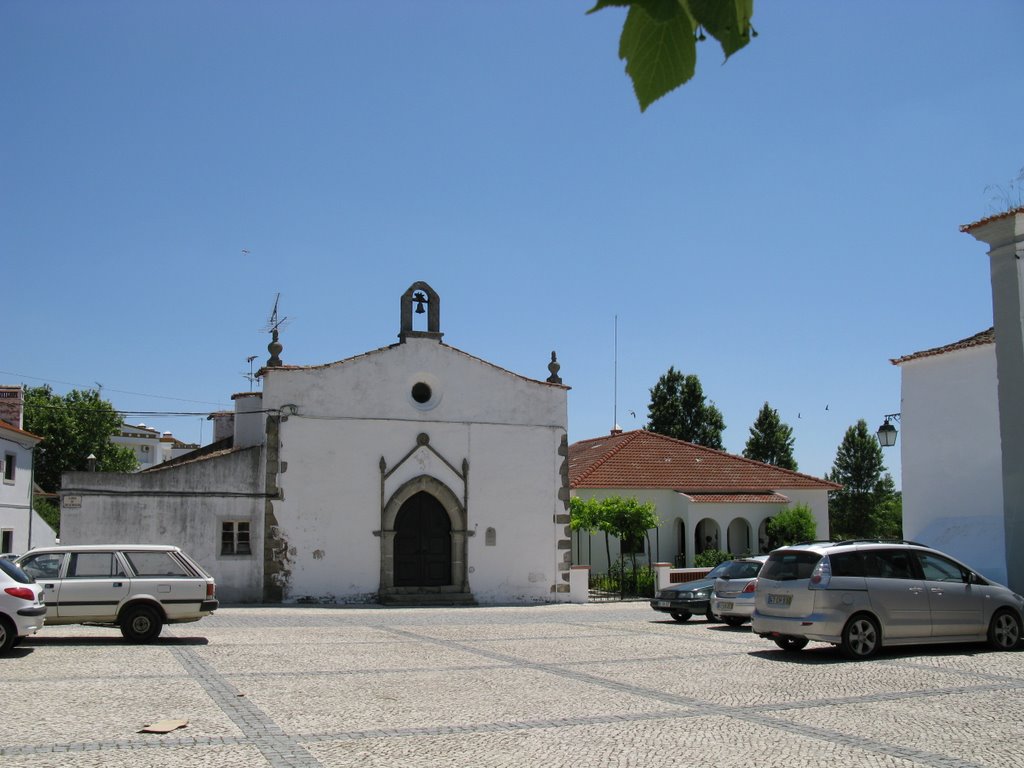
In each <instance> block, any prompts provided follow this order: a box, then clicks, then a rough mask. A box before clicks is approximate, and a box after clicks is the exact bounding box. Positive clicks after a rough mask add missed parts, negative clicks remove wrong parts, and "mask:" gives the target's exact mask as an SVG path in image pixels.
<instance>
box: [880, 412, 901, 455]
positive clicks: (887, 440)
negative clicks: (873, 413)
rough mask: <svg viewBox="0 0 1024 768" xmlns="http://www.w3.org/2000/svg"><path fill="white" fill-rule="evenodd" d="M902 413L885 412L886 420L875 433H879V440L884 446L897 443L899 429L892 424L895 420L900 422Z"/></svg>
mask: <svg viewBox="0 0 1024 768" xmlns="http://www.w3.org/2000/svg"><path fill="white" fill-rule="evenodd" d="M899 420H900V414H898V413H887V414H885V421H884V422H883V423H882V426H880V427H879V428H878V431H877V432H876V433H875V434H877V435H878V442H879V444H880V445H881V446H882V447H883V448H891V447H892V446H894V445H896V434H897V432H898V430H897V429H896V427H894V426H893V425H892V422H893V421H896V422H899Z"/></svg>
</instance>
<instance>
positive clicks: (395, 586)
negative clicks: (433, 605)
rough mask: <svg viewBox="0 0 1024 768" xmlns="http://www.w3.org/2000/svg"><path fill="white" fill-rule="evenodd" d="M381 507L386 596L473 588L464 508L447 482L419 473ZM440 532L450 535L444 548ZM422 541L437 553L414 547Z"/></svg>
mask: <svg viewBox="0 0 1024 768" xmlns="http://www.w3.org/2000/svg"><path fill="white" fill-rule="evenodd" d="M381 512H382V514H381V532H380V533H381V542H380V546H381V558H380V561H381V567H380V594H381V597H382V598H387V597H389V596H392V595H396V594H399V593H408V592H413V593H415V592H427V593H431V592H439V593H465V594H467V595H468V594H469V585H468V583H467V580H466V510H465V508H464V507H463V505H462V503H461V502H460V501H459V499H458V497H457V496H456V495H455V494H454V493H453V492H452V490H451V489H450V488H449V487H448V486H447V485H445V484H444V483H442V482H441V481H440V480H438V479H436V478H433V477H430V476H429V475H420V476H419V477H415V478H413V479H412V480H409V481H408V482H407V483H405V484H404V485H402V486H401V487H400V488H399V489H398V490H397V491H395V492H394V494H393V495H392V496H391V498H390V499H389V500H388V501H387V503H386V504H385V505H384V508H383V509H382V510H381ZM442 534H443V535H447V537H448V542H447V547H446V548H445V546H444V544H443V543H442V541H441V540H442V538H443V535H442ZM424 547H425V548H426V549H427V550H430V551H432V553H433V554H428V553H423V552H421V553H419V554H415V553H414V552H413V549H414V548H419V549H423V548H424ZM445 558H446V559H447V563H445ZM446 565H447V568H446V567H445V566H446Z"/></svg>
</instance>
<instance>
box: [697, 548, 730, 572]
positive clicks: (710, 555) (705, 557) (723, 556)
mask: <svg viewBox="0 0 1024 768" xmlns="http://www.w3.org/2000/svg"><path fill="white" fill-rule="evenodd" d="M726 560H732V555H730V554H729V553H728V552H723V551H722V550H720V549H705V550H704V551H703V552H700V553H698V554H696V555H694V557H693V564H694V566H696V567H697V568H714V567H715V566H716V565H718V564H719V563H724V562H725V561H726Z"/></svg>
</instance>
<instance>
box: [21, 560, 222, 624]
mask: <svg viewBox="0 0 1024 768" xmlns="http://www.w3.org/2000/svg"><path fill="white" fill-rule="evenodd" d="M17 563H18V565H20V566H21V568H22V570H24V571H25V572H26V573H27V574H28V575H29V576H32V577H33V578H34V579H35V580H36V582H37V583H38V584H39V585H40V586H42V588H43V591H44V593H45V595H46V623H47V624H48V625H55V624H92V625H99V626H108V627H114V626H116V627H120V628H121V634H122V635H124V636H125V638H127V639H128V640H131V641H133V642H136V643H146V642H149V641H150V640H153V639H155V638H156V637H157V636H158V635H159V634H160V630H161V629H163V625H164V624H179V623H184V622H189V621H199V619H201V618H203V617H204V616H209V615H210V614H211V613H213V612H214V611H215V610H216V609H217V605H218V603H217V599H216V592H217V587H216V584H214V581H213V577H212V576H211V575H210V574H208V573H207V572H206V571H204V570H203V568H202V567H201V566H200V565H199V564H198V563H196V562H195V561H194V560H193V559H192V558H190V557H189V556H188V555H186V554H185V553H184V552H182V551H181V550H180V549H178V547H171V546H161V545H142V544H105V545H104V544H90V545H82V546H77V547H76V546H59V547H41V548H38V549H33V550H31V551H29V552H26V553H25V554H24V555H22V556H21V557H20V558H18V560H17Z"/></svg>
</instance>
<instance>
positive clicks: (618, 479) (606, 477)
mask: <svg viewBox="0 0 1024 768" xmlns="http://www.w3.org/2000/svg"><path fill="white" fill-rule="evenodd" d="M569 485H570V487H572V488H670V489H673V490H676V491H681V492H683V493H686V494H688V495H693V494H711V495H721V494H737V493H747V494H754V495H758V496H763V495H765V494H770V493H773V492H774V491H776V490H778V489H781V488H792V489H796V488H806V489H822V490H836V489H838V488H840V487H841V486H840V485H838V484H836V483H832V482H829V481H828V480H822V479H821V478H817V477H812V476H810V475H805V474H802V473H800V472H791V471H789V470H788V469H780V468H779V467H774V466H772V465H770V464H763V463H761V462H760V461H752V460H750V459H745V458H743V457H741V456H733V455H732V454H729V453H725V452H724V451H716V450H713V449H711V448H705V447H704V446H701V445H695V444H694V443H687V442H684V441H682V440H676V439H674V438H671V437H665V436H664V435H659V434H656V433H654V432H647V431H645V430H635V431H633V432H625V433H622V434H618V435H609V436H607V437H597V438H593V439H591V440H581V441H579V442H577V443H573V444H572V445H571V446H569Z"/></svg>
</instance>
